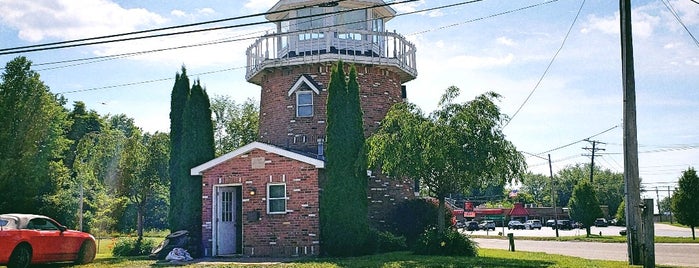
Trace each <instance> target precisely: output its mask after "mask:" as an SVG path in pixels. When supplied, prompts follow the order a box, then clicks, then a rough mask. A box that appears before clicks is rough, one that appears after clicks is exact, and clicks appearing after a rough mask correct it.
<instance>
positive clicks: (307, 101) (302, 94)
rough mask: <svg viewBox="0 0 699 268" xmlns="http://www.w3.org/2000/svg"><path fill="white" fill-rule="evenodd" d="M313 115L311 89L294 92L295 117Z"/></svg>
mask: <svg viewBox="0 0 699 268" xmlns="http://www.w3.org/2000/svg"><path fill="white" fill-rule="evenodd" d="M311 116H313V92H312V91H297V92H296V117H311Z"/></svg>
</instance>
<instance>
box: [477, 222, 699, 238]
mask: <svg viewBox="0 0 699 268" xmlns="http://www.w3.org/2000/svg"><path fill="white" fill-rule="evenodd" d="M622 229H626V228H625V227H619V226H609V227H592V228H591V229H590V233H592V234H598V235H599V234H600V233H601V234H602V235H604V236H619V231H621V230H622ZM463 233H465V234H470V235H486V236H491V235H492V236H498V235H499V233H503V234H507V233H513V234H514V235H515V237H517V236H544V237H554V236H556V230H553V229H551V227H543V228H541V230H508V229H507V227H505V228H503V227H497V228H495V231H489V232H488V231H463ZM558 234H559V236H579V235H585V229H573V230H558ZM655 236H670V237H692V231H691V229H689V228H682V227H676V226H672V225H668V224H659V223H656V224H655Z"/></svg>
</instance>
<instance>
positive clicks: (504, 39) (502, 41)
mask: <svg viewBox="0 0 699 268" xmlns="http://www.w3.org/2000/svg"><path fill="white" fill-rule="evenodd" d="M496 41H497V42H498V44H503V45H506V46H508V47H512V46H515V45H517V44H516V43H515V41H514V40H512V39H510V38H507V37H504V36H501V37H498V39H496Z"/></svg>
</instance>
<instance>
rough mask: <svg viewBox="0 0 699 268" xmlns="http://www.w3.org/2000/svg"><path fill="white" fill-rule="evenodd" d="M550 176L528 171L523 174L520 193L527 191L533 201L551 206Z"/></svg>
mask: <svg viewBox="0 0 699 268" xmlns="http://www.w3.org/2000/svg"><path fill="white" fill-rule="evenodd" d="M552 190H553V188H551V177H549V176H546V175H541V174H534V173H531V172H528V173H527V174H525V175H524V180H523V181H522V188H521V189H520V194H522V193H527V194H529V195H531V197H532V199H533V200H534V202H535V203H537V204H538V205H541V206H551V207H553V204H552V203H551V191H552Z"/></svg>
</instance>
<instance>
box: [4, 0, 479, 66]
mask: <svg viewBox="0 0 699 268" xmlns="http://www.w3.org/2000/svg"><path fill="white" fill-rule="evenodd" d="M343 1H344V0H343ZM414 1H417V0H405V1H400V2H392V3H384V4H376V5H373V6H368V7H361V8H354V9H347V10H337V11H333V12H327V13H322V14H313V15H306V16H298V17H295V18H293V19H305V18H312V17H318V16H325V15H332V14H340V13H347V12H352V11H356V10H366V9H371V8H377V7H384V6H390V5H395V4H403V3H409V2H414ZM479 1H482V0H479ZM335 2H337V1H335ZM308 7H311V6H303V7H297V8H293V9H289V10H284V11H275V12H269V13H259V14H255V15H256V16H260V15H267V14H274V13H279V12H285V11H290V10H296V9H303V8H308ZM249 16H254V15H248V16H243V17H245V18H248V17H249ZM233 19H238V18H237V17H236V18H229V19H225V20H233ZM287 20H291V19H289V18H286V19H280V20H271V21H259V22H251V23H242V24H236V25H229V26H220V27H211V28H204V29H196V30H188V31H179V32H171V33H162V34H154V35H145V36H136V37H128V38H120V39H110V40H101V39H105V38H107V37H93V38H85V40H88V41H90V42H85V43H79V44H70V43H75V42H78V41H75V40H70V41H63V42H56V43H49V44H41V45H33V46H27V47H31V48H26V49H24V48H23V47H16V48H6V49H0V55H8V54H17V53H26V52H36V51H45V50H54V49H61V48H72V47H80V46H87V45H99V44H106V43H115V42H124V41H134V40H141V39H149V38H156V37H166V36H173V35H182V34H192V33H200V32H207V31H217V30H225V29H232V28H241V27H249V26H254V25H260V24H266V23H274V22H282V21H287ZM206 23H209V22H205V24H206ZM173 27H176V28H181V27H190V26H173ZM146 31H150V32H153V31H162V30H161V29H154V30H146ZM141 32H143V31H141ZM136 33H140V32H131V33H123V34H117V35H112V36H116V37H121V36H129V35H134V34H136ZM110 38H111V37H110ZM92 40H101V41H92ZM53 44H57V45H53Z"/></svg>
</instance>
